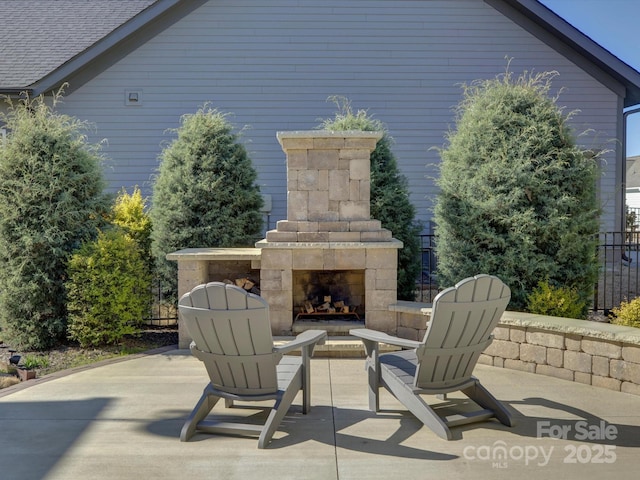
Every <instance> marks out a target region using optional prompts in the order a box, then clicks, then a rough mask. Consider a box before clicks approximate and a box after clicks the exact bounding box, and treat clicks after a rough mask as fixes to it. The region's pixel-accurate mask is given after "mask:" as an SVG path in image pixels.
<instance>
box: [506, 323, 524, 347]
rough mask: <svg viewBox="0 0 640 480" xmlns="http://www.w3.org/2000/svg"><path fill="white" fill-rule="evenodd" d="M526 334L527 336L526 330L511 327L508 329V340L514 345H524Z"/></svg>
mask: <svg viewBox="0 0 640 480" xmlns="http://www.w3.org/2000/svg"><path fill="white" fill-rule="evenodd" d="M526 334H527V329H526V328H524V327H517V326H515V325H511V328H510V329H509V340H511V341H512V342H516V343H525V342H526Z"/></svg>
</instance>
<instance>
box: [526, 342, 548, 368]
mask: <svg viewBox="0 0 640 480" xmlns="http://www.w3.org/2000/svg"><path fill="white" fill-rule="evenodd" d="M520 360H522V361H523V362H534V363H537V364H539V365H544V364H546V363H547V348H546V347H543V346H542V345H531V344H528V343H523V344H522V345H520Z"/></svg>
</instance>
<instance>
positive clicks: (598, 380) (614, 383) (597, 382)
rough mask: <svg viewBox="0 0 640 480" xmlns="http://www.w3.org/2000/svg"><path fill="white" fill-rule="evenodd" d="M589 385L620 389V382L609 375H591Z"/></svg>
mask: <svg viewBox="0 0 640 480" xmlns="http://www.w3.org/2000/svg"><path fill="white" fill-rule="evenodd" d="M591 385H592V386H594V387H600V388H608V389H609V390H616V391H618V392H619V391H620V387H621V385H622V382H621V381H620V380H617V379H615V378H611V377H600V376H598V375H591Z"/></svg>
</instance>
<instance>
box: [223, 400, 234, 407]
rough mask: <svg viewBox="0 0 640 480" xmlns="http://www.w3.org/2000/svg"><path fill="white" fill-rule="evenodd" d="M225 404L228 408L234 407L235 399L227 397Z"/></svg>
mask: <svg viewBox="0 0 640 480" xmlns="http://www.w3.org/2000/svg"><path fill="white" fill-rule="evenodd" d="M224 406H225V407H226V408H231V407H233V400H232V399H230V398H225V399H224Z"/></svg>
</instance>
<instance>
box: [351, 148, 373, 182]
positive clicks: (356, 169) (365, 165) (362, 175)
mask: <svg viewBox="0 0 640 480" xmlns="http://www.w3.org/2000/svg"><path fill="white" fill-rule="evenodd" d="M370 169H371V162H370V160H369V155H368V154H367V156H366V157H364V158H360V159H354V160H351V162H350V164H349V178H350V179H351V180H370V178H371V177H370Z"/></svg>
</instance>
